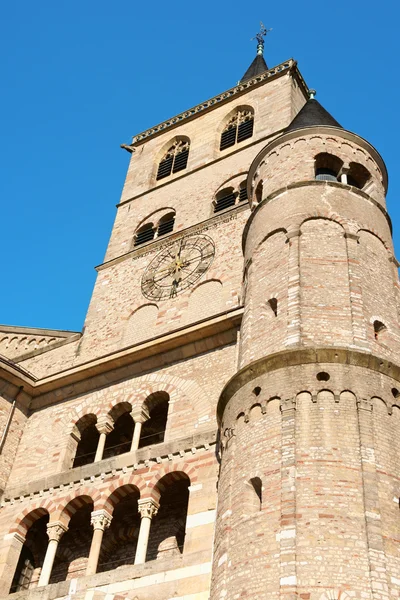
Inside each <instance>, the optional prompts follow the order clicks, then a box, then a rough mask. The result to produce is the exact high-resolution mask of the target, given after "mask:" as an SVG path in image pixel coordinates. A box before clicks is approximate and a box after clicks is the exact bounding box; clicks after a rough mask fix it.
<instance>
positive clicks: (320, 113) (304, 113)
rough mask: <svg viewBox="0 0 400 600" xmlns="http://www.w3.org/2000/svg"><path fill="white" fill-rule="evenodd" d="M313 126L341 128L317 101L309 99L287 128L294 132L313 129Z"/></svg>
mask: <svg viewBox="0 0 400 600" xmlns="http://www.w3.org/2000/svg"><path fill="white" fill-rule="evenodd" d="M314 125H328V126H330V127H340V128H341V129H343V127H342V126H341V125H340V123H338V122H337V121H336V119H334V118H333V117H332V115H331V114H330V113H328V111H327V110H325V108H324V107H323V106H321V104H320V103H319V102H318V100H315V98H313V97H311V98H310V99H309V100H308V101H307V102H306V103H305V105H304V106H303V108H302V109H301V111H300V112H299V113H298V114H297V115H296V116H295V118H294V119H293V121H292V122H291V123H290V125H289V127H288V128H287V129H286V132H288V131H294V130H295V129H303V127H313V126H314Z"/></svg>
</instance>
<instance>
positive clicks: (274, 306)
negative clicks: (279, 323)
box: [268, 298, 278, 317]
mask: <svg viewBox="0 0 400 600" xmlns="http://www.w3.org/2000/svg"><path fill="white" fill-rule="evenodd" d="M268 304H269V307H270V308H271V310H272V312H273V313H274V315H275V317H277V316H278V300H277V299H276V298H270V299H269V300H268Z"/></svg>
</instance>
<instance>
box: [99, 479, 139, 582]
mask: <svg viewBox="0 0 400 600" xmlns="http://www.w3.org/2000/svg"><path fill="white" fill-rule="evenodd" d="M139 496H140V494H139V490H138V489H137V488H136V487H135V486H133V485H132V484H127V485H124V486H122V487H120V488H117V489H116V490H114V492H113V494H112V499H111V501H110V503H111V504H112V506H113V511H112V521H111V525H110V527H109V528H108V529H106V531H105V532H104V537H103V541H102V544H101V552H100V558H99V564H98V567H97V573H101V572H103V571H110V570H113V569H116V568H117V567H121V566H123V565H132V564H133V563H134V560H135V553H136V546H137V540H138V534H139V528H140V516H139V513H138V499H139Z"/></svg>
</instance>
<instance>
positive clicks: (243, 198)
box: [239, 185, 247, 202]
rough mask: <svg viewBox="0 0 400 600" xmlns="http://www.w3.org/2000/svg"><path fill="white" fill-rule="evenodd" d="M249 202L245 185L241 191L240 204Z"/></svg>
mask: <svg viewBox="0 0 400 600" xmlns="http://www.w3.org/2000/svg"><path fill="white" fill-rule="evenodd" d="M245 200H247V186H246V185H243V186H242V187H241V188H240V190H239V202H244V201H245Z"/></svg>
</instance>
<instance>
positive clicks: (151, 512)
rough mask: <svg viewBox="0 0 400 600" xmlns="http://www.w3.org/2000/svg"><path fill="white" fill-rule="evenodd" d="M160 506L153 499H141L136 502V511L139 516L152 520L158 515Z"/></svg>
mask: <svg viewBox="0 0 400 600" xmlns="http://www.w3.org/2000/svg"><path fill="white" fill-rule="evenodd" d="M159 507H160V505H159V504H158V502H156V501H155V500H153V498H143V499H140V500H138V509H139V513H140V516H141V517H142V519H143V518H147V519H152V518H153V517H155V516H156V514H157V513H158V509H159Z"/></svg>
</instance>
